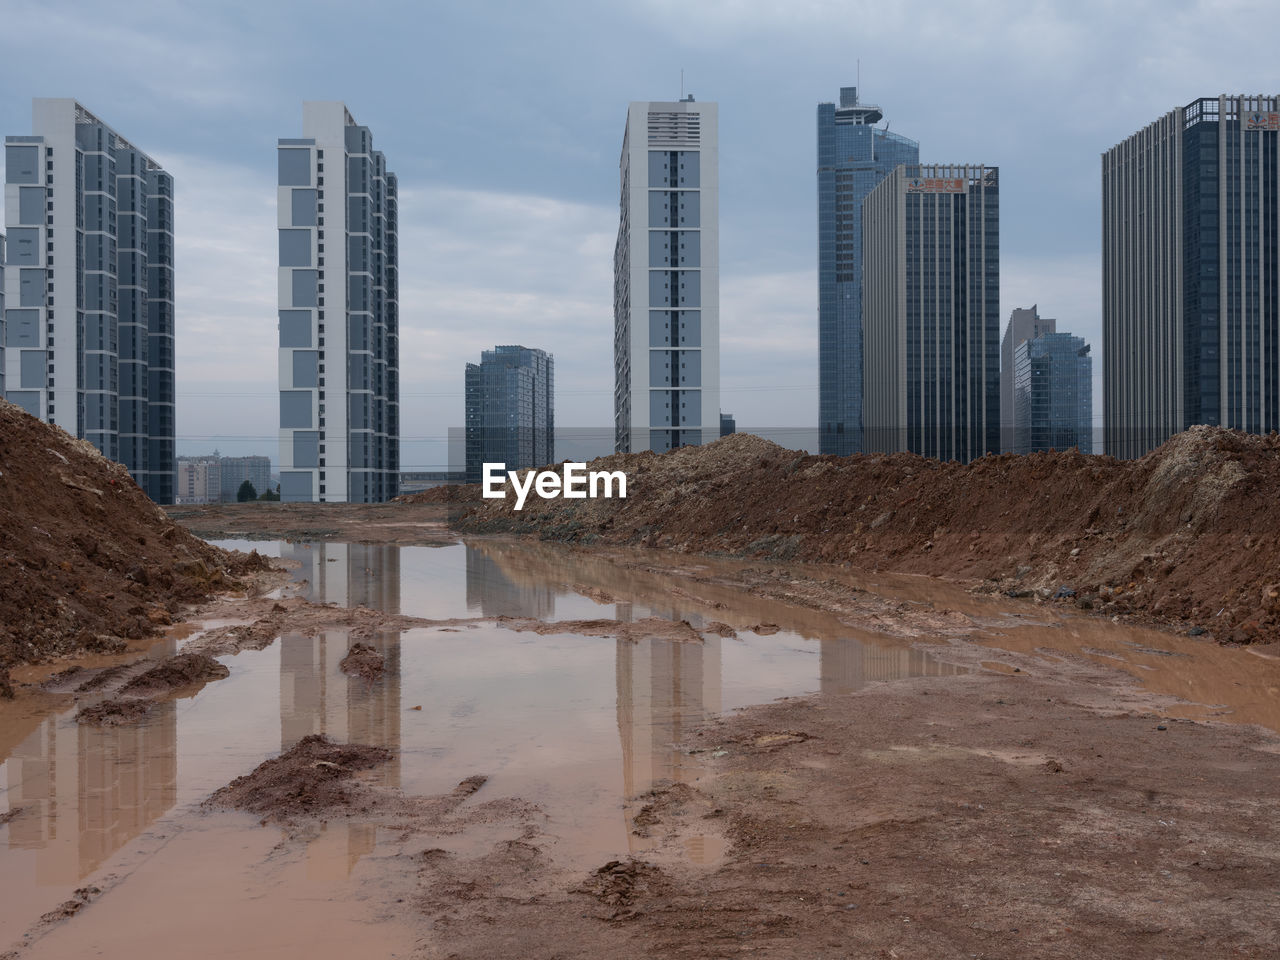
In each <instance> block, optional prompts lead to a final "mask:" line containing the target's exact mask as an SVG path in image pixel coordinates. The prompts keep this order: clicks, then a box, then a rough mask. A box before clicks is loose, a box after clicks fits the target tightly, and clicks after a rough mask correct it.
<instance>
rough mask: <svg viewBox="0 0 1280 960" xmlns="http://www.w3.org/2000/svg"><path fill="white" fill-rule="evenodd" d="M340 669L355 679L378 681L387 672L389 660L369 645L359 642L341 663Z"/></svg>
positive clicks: (353, 645) (339, 664)
mask: <svg viewBox="0 0 1280 960" xmlns="http://www.w3.org/2000/svg"><path fill="white" fill-rule="evenodd" d="M338 669H339V670H341V671H342V672H343V673H345V674H349V675H350V676H353V677H362V678H363V679H365V680H377V679H378V678H379V677H381V676H382V675H383V674H384V673H386V672H387V658H386V657H384V656H383V655H382V654H381V653H379V652H378V651H377V650H376V649H374V648H373V647H372V646H370V645H369V644H367V643H360V642H359V641H357V642H356V643H353V644H352V645H351V648H350V649H349V650H348V651H347V655H346V656H345V657H343V658H342V660H341V661H339V663H338Z"/></svg>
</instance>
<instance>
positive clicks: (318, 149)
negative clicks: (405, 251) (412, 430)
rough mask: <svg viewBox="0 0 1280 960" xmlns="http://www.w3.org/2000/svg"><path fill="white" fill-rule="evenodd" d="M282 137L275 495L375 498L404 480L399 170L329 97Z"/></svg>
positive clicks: (388, 494) (307, 107) (306, 108)
mask: <svg viewBox="0 0 1280 960" xmlns="http://www.w3.org/2000/svg"><path fill="white" fill-rule="evenodd" d="M302 134H303V135H302V137H301V138H300V139H293V140H280V141H279V150H278V154H279V162H280V175H279V195H278V220H279V223H278V226H279V233H280V277H279V280H280V294H279V296H280V299H279V305H280V496H281V499H282V500H290V501H311V502H324V501H329V502H350V503H379V502H381V501H384V500H389V499H391V498H392V497H394V496H396V494H397V493H398V491H399V481H400V372H399V368H400V361H399V355H400V348H399V306H398V302H397V301H398V297H399V292H398V287H399V282H398V279H397V240H396V222H397V213H396V177H395V174H393V173H391V172H389V171H388V170H387V162H386V158H385V157H383V155H382V154H381V153H379V152H378V151H376V150H374V149H373V138H372V137H371V136H370V134H369V129H368V128H367V127H362V126H359V125H358V124H357V123H356V122H355V120H354V119H352V117H351V114H350V113H349V112H348V111H347V108H346V106H345V105H344V104H342V103H340V102H336V101H324V102H307V103H304V104H303V105H302Z"/></svg>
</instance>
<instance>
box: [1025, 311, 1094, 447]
mask: <svg viewBox="0 0 1280 960" xmlns="http://www.w3.org/2000/svg"><path fill="white" fill-rule="evenodd" d="M1013 356H1014V360H1013V404H1014V408H1015V413H1014V417H1013V420H1014V424H1015V428H1014V446H1015V449H1016V451H1017V452H1018V453H1032V452H1034V451H1037V450H1070V449H1071V448H1072V447H1075V448H1076V449H1078V450H1079V451H1080V452H1081V453H1093V358H1092V357H1090V356H1089V344H1087V343H1085V342H1084V340H1083V339H1082V338H1080V337H1073V336H1072V335H1071V334H1069V333H1045V334H1041V335H1040V336H1038V337H1035V338H1033V339H1031V340H1024V341H1023V342H1022V343H1019V344H1018V345H1017V346H1016V347H1014V348H1013Z"/></svg>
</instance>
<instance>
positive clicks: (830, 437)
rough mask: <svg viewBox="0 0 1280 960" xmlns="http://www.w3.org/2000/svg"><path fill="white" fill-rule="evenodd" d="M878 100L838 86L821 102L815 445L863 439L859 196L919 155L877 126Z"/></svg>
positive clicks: (830, 448) (830, 449) (850, 445)
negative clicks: (836, 99)
mask: <svg viewBox="0 0 1280 960" xmlns="http://www.w3.org/2000/svg"><path fill="white" fill-rule="evenodd" d="M882 117H883V113H882V112H881V110H880V108H879V107H875V106H871V105H870V104H865V103H859V102H858V88H857V87H841V88H840V105H839V106H836V105H835V104H834V103H820V104H818V447H819V450H820V451H821V452H822V453H833V454H837V455H839V456H844V455H845V454H850V453H860V452H862V450H863V444H862V201H863V200H864V199H866V196H867V194H868V193H870V192H871V191H872V189H874V188H875V186H876V185H877V184H878V183H880V181H881V180H883V179H884V178H885V177H886V176H888V175H889V173H890V171H892V170H893V168H894V167H896V166H898V165H899V164H909V165H914V164H918V163H919V162H920V145H919V144H918V143H916V142H915V141H914V140H908V139H907V138H906V137H903V136H899V135H898V134H896V133H890V132H889V131H888V129H883V130H882V129H878V128H876V127H875V126H873V124H876V123H879V122H880V120H881V118H882Z"/></svg>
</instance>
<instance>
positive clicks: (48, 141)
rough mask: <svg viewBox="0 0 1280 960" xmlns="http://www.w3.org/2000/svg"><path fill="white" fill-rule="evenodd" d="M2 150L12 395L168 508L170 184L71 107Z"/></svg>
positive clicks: (47, 113) (42, 110) (56, 102)
mask: <svg viewBox="0 0 1280 960" xmlns="http://www.w3.org/2000/svg"><path fill="white" fill-rule="evenodd" d="M31 114H32V131H33V132H32V135H31V136H9V137H5V222H6V224H7V225H8V266H7V267H6V271H7V274H8V276H7V280H8V288H9V301H8V304H7V306H6V308H5V324H4V350H3V353H4V366H5V375H4V390H5V397H6V399H8V400H9V401H10V402H12V403H15V404H17V405H18V406H20V407H22V408H23V409H24V410H26V411H27V412H28V413H30V414H31V415H32V416H36V417H39V418H40V419H42V420H47V421H48V422H49V423H56V424H58V425H59V426H61V427H62V428H63V429H65V430H66V431H67V432H68V433H72V434H74V435H75V436H77V437H81V438H83V439H85V440H88V441H89V442H90V443H92V444H93V445H94V446H95V447H97V448H98V449H99V450H100V451H101V452H102V453H103V455H104V456H107V457H110V458H111V459H112V460H117V461H119V462H120V463H123V464H124V465H125V466H126V467H127V468H128V469H129V473H130V475H131V476H132V477H133V478H134V480H136V481H137V483H138V485H139V486H140V487H142V489H143V490H144V491H146V493H147V495H148V496H149V497H151V499H152V500H155V501H156V502H157V503H173V498H174V484H175V481H176V474H177V459H176V457H175V455H174V454H175V451H174V363H173V360H174V350H173V338H174V285H173V178H172V177H171V176H170V175H169V174H168V173H166V172H165V171H164V170H163V169H162V168H161V167H160V164H158V163H157V162H156V161H155V160H153V159H152V158H151V157H149V156H147V155H146V154H145V153H143V152H142V151H141V150H139V149H138V148H137V147H135V146H134V145H133V144H132V143H130V142H129V141H128V140H126V139H125V138H124V137H122V136H120V134H118V133H116V132H115V131H114V130H113V129H111V127H109V126H107V124H105V123H104V122H103V121H102V120H100V119H98V118H97V117H96V116H94V115H93V114H92V113H90V112H89V111H88V110H86V109H85V108H84V107H83V106H81V105H80V104H79V103H77V102H76V101H75V100H69V99H37V100H34V101H32V106H31Z"/></svg>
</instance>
